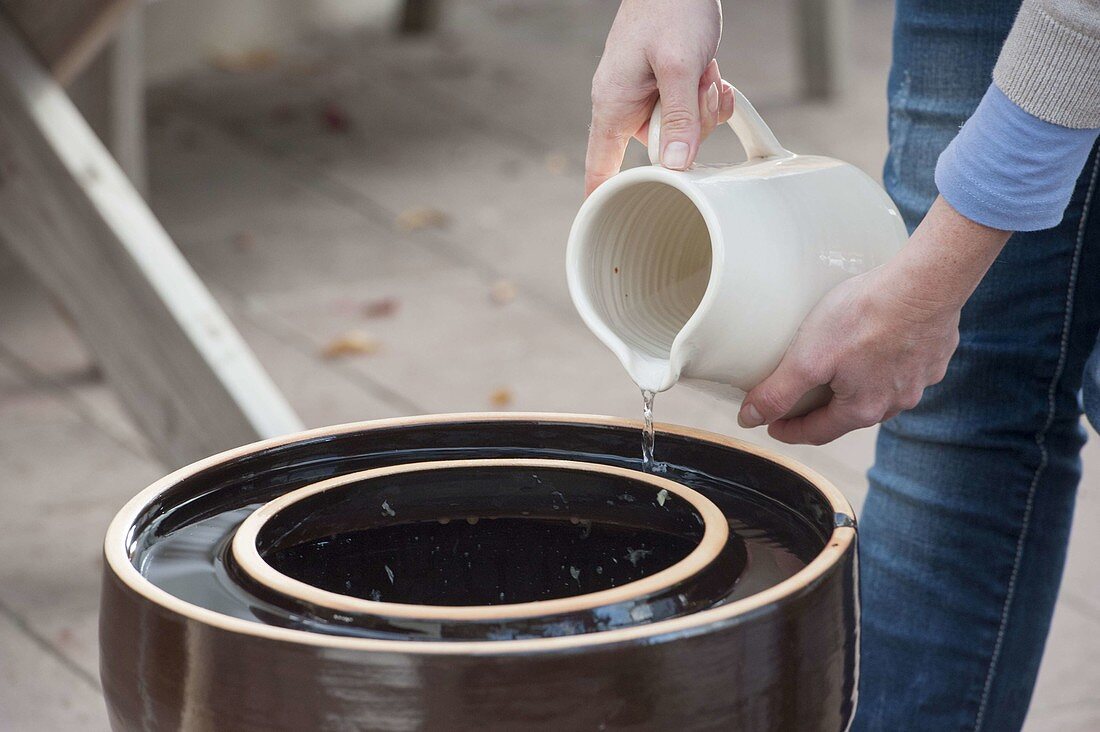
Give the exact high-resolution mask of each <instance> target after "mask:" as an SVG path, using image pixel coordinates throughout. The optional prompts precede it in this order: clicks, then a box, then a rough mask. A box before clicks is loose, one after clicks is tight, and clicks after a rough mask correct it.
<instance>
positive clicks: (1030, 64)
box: [960, 0, 1100, 129]
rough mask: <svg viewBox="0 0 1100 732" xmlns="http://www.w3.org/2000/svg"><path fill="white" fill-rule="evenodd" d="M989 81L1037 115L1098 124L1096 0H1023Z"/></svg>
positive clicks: (1068, 123) (1099, 4)
mask: <svg viewBox="0 0 1100 732" xmlns="http://www.w3.org/2000/svg"><path fill="white" fill-rule="evenodd" d="M965 1H966V0H960V2H965ZM993 80H994V82H996V84H997V86H998V87H999V88H1000V89H1001V91H1003V92H1004V93H1005V96H1007V97H1008V98H1009V99H1011V100H1012V101H1013V102H1015V103H1016V104H1017V105H1018V106H1020V107H1021V108H1022V109H1023V110H1024V111H1026V112H1029V113H1030V114H1032V115H1034V116H1036V117H1038V118H1039V119H1041V120H1045V121H1047V122H1051V123H1053V124H1056V125H1062V126H1063V127H1073V128H1078V129H1081V128H1096V127H1100V0H1024V2H1023V4H1022V5H1021V6H1020V13H1019V15H1018V16H1017V17H1016V23H1015V25H1013V26H1012V31H1011V32H1010V33H1009V35H1008V39H1007V40H1006V41H1005V45H1004V48H1002V49H1001V55H1000V58H999V59H998V60H997V66H996V68H995V69H994V70H993Z"/></svg>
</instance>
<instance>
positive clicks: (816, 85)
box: [795, 0, 852, 99]
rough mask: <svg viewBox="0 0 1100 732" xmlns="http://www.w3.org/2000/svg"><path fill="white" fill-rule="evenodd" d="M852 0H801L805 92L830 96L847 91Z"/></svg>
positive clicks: (798, 13)
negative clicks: (845, 89)
mask: <svg viewBox="0 0 1100 732" xmlns="http://www.w3.org/2000/svg"><path fill="white" fill-rule="evenodd" d="M851 6H852V3H851V0H798V3H797V7H796V11H795V12H796V22H797V24H798V54H799V65H800V67H801V72H802V93H803V95H804V96H806V97H807V98H809V99H828V98H830V97H832V96H834V95H836V94H839V93H842V92H843V91H844V88H845V85H846V84H847V80H848V76H849V74H850V63H851V59H850V54H849V46H850V41H849V32H850V23H851V11H852V7H851Z"/></svg>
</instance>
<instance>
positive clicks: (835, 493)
mask: <svg viewBox="0 0 1100 732" xmlns="http://www.w3.org/2000/svg"><path fill="white" fill-rule="evenodd" d="M495 421H533V422H571V423H574V424H588V425H604V426H608V427H631V428H635V429H641V423H640V422H637V421H635V420H628V419H620V418H617V417H602V416H596V415H579V414H556V413H541V412H533V413H525V412H475V413H468V414H466V413H457V414H439V415H423V416H415V417H396V418H393V419H380V420H372V421H367V422H353V423H349V424H343V425H336V426H331V427H322V428H319V429H314V430H306V431H305V432H296V433H294V434H291V435H283V436H282V437H275V438H272V439H270V440H263V441H260V442H254V443H252V444H249V445H242V446H241V447H237V448H233V449H232V450H226V451H225V452H222V453H219V454H217V455H212V456H210V457H208V458H205V459H203V460H200V461H198V462H196V463H192V464H191V465H188V466H185V467H183V468H180V469H179V470H176V471H175V472H172V473H170V474H168V475H166V476H165V477H163V478H161V479H160V480H158V481H156V482H155V483H153V484H152V485H150V486H149V487H148V488H146V489H145V490H143V491H142V492H141V493H138V494H137V495H136V496H134V497H133V498H131V499H130V501H129V502H127V504H126V505H125V506H123V507H122V510H121V511H119V512H118V514H116V515H115V518H114V519H113V520H112V521H111V525H110V526H109V527H108V528H107V537H106V539H105V541H104V556H105V558H106V561H107V565H108V566H109V567H110V569H111V571H112V572H113V573H114V574H115V576H116V577H117V578H118V579H120V580H121V581H122V582H123V583H124V584H125V585H126V586H127V587H129V588H130V589H131V590H133V591H134V592H135V593H137V594H138V595H142V596H144V597H145V598H146V599H148V600H149V601H150V602H152V603H154V604H156V605H159V606H161V607H163V608H165V609H166V610H169V611H172V612H174V613H177V614H179V615H181V616H183V617H184V618H187V619H189V620H194V621H196V622H199V623H203V624H205V625H209V626H212V627H214V628H218V629H220V630H224V631H226V632H230V633H241V634H243V635H251V636H255V637H258V638H266V639H268V640H277V641H284V642H287V643H299V644H302V645H310V646H320V647H324V648H339V649H344V650H351V651H376V652H389V653H405V654H426V655H464V656H465V655H499V654H504V653H537V652H551V651H567V650H573V649H578V648H587V647H592V646H604V645H611V644H614V643H622V642H627V641H632V640H638V639H641V638H651V637H654V636H661V635H668V634H676V633H685V634H686V633H690V632H691V631H693V630H694V629H696V628H699V627H701V626H705V625H709V624H712V623H718V622H721V621H724V620H729V619H731V618H734V617H736V616H738V615H743V614H746V613H749V612H751V611H753V610H756V609H758V608H761V607H764V606H765V605H768V604H770V603H773V602H776V601H778V600H780V599H782V598H784V597H786V596H788V595H793V594H794V593H796V592H798V591H799V590H801V589H803V588H805V587H807V586H809V585H810V584H811V583H812V582H814V581H815V580H817V579H819V578H820V577H821V576H822V575H823V574H824V573H825V571H826V570H828V569H829V568H830V567H831V566H832V565H833V564H835V563H836V562H837V561H838V560H839V559H840V557H841V556H843V554H844V553H845V552H846V551H847V550H848V548H849V547H850V546H851V544H852V542H854V541H855V537H856V531H855V529H854V528H850V527H846V526H842V527H837V528H835V529H833V533H832V535H831V536H830V537H829V540H828V542H827V543H826V544H825V548H824V549H822V551H821V553H820V554H818V555H817V556H816V557H815V558H814V559H813V561H811V562H810V563H809V564H807V565H806V566H805V567H803V568H802V569H801V570H799V571H798V572H796V573H795V574H794V575H792V576H791V577H788V578H787V579H785V580H783V581H782V582H780V583H779V584H777V585H774V586H772V587H769V588H768V589H766V590H762V591H761V592H758V593H756V594H754V595H750V596H749V597H745V598H742V599H740V600H737V601H735V602H731V603H730V604H728V605H722V606H720V607H716V608H711V609H710V610H703V611H700V612H698V613H694V614H692V615H686V616H683V617H679V618H672V619H669V620H661V621H658V622H656V623H650V624H648V625H636V626H632V627H630V628H619V629H616V630H606V631H602V632H596V633H586V634H583V635H571V636H558V637H554V638H532V639H525V640H503V641H469V642H466V641H403V640H382V639H376V638H351V637H347V636H336V635H323V634H321V633H309V632H306V631H304V630H294V629H291V628H279V627H274V626H269V625H263V624H261V623H257V622H252V621H249V620H243V619H240V618H232V617H229V616H228V615H222V614H221V613H217V612H214V611H213V610H208V609H206V608H203V607H199V606H198V605H193V604H191V603H189V602H186V601H184V600H181V599H180V598H178V597H176V596H175V595H172V594H170V593H168V592H166V591H165V590H162V589H161V588H159V587H157V586H156V585H154V584H153V583H151V582H149V581H148V580H147V579H145V578H144V577H142V576H141V573H140V572H138V571H137V568H136V567H134V565H133V564H132V563H131V562H130V559H129V557H128V556H127V551H126V544H127V541H126V540H127V534H128V529H129V528H130V526H132V525H133V523H134V521H136V520H137V517H138V516H139V515H140V513H141V511H142V509H143V508H144V507H145V506H146V505H148V504H149V503H150V502H151V501H152V500H153V499H154V498H155V497H156V496H158V495H160V494H161V493H163V492H164V491H165V490H167V489H168V488H170V487H171V486H173V485H175V484H176V483H178V482H179V481H181V480H183V479H184V478H187V477H189V476H191V475H194V474H195V473H198V472H199V471H202V470H205V469H207V468H210V467H212V466H214V465H217V464H218V463H222V462H225V461H227V460H233V459H236V458H240V457H244V456H245V455H248V454H250V453H254V452H256V451H258V450H265V449H270V448H274V447H278V446H280V445H286V444H288V443H291V442H298V441H301V440H308V439H313V438H317V437H324V436H333V435H340V434H346V433H348V432H358V431H361V430H364V429H387V428H393V427H404V426H412V425H432V424H441V423H445V422H495ZM659 427H660V432H662V433H664V434H673V435H679V436H682V437H691V438H695V439H700V440H704V441H706V442H713V443H717V444H721V445H725V446H727V447H733V448H736V449H738V450H742V451H744V452H747V453H750V454H752V455H757V456H759V457H762V458H765V459H768V460H771V461H773V462H775V463H776V464H778V465H781V466H783V467H785V468H787V469H788V470H790V471H792V472H794V473H796V474H798V475H800V476H802V477H803V478H805V479H806V480H808V481H810V482H811V483H812V484H813V485H814V487H815V488H817V490H818V491H820V492H821V494H822V495H823V496H825V498H826V500H828V501H829V503H830V504H831V505H832V507H833V510H834V512H836V513H838V514H843V515H846V516H849V517H852V516H854V512H853V511H852V507H851V505H850V504H849V503H848V501H847V499H845V498H844V496H843V494H841V492H840V491H839V490H838V489H837V488H836V486H834V485H833V484H832V483H831V482H829V481H828V480H826V479H825V478H824V477H823V476H821V475H820V474H819V473H817V472H816V471H813V470H810V469H809V468H807V467H805V466H803V465H800V464H799V463H797V462H795V461H794V460H791V459H790V458H787V457H786V456H784V455H780V454H778V453H774V452H772V451H771V450H768V449H766V448H763V447H761V446H759V445H754V444H752V443H749V442H745V441H743V440H738V439H736V438H733V437H727V436H724V435H719V434H716V433H713V432H706V431H704V430H696V429H690V428H687V427H678V426H676V425H664V424H661V425H659Z"/></svg>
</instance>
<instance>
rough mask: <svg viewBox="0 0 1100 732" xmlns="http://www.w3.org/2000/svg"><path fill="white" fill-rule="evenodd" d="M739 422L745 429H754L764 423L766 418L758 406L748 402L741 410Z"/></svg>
mask: <svg viewBox="0 0 1100 732" xmlns="http://www.w3.org/2000/svg"><path fill="white" fill-rule="evenodd" d="M737 424H739V425H741V426H742V427H744V428H745V429H752V428H753V427H759V426H760V425H762V424H764V418H763V417H762V416H760V412H759V411H757V409H756V407H754V406H753V405H751V404H746V405H745V406H743V407H741V412H740V413H739V414H738V415H737Z"/></svg>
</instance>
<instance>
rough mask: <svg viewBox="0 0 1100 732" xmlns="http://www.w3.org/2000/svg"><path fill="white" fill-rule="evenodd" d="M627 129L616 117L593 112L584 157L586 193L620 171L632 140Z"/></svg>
mask: <svg viewBox="0 0 1100 732" xmlns="http://www.w3.org/2000/svg"><path fill="white" fill-rule="evenodd" d="M632 132H633V130H631V131H629V132H628V131H626V130H624V129H623V128H622V126H621V125H620V124H619V123H618V121H617V120H615V119H613V118H612V119H607V118H605V117H604V116H603V115H601V114H600V113H599V112H597V111H596V110H593V112H592V127H591V129H590V130H589V132H588V154H587V155H586V156H585V159H584V195H586V196H587V195H588V194H590V193H592V191H594V190H596V188H598V187H599V186H600V184H601V183H603V182H604V181H605V180H607V179H608V178H610V177H611V176H613V175H615V174H616V173H618V172H619V168H621V167H622V164H623V155H625V154H626V145H627V143H628V142H629V141H630V137H631V133H632Z"/></svg>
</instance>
